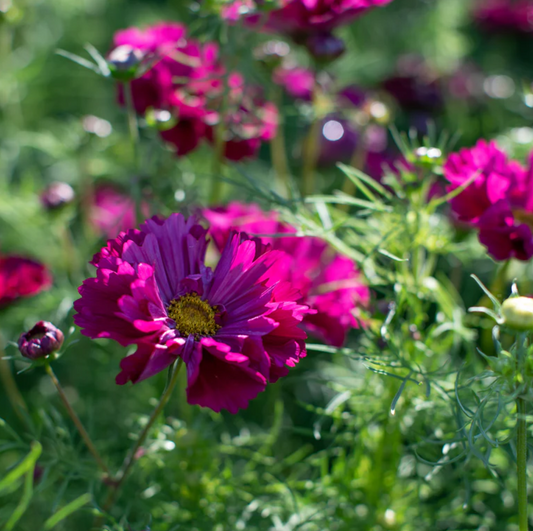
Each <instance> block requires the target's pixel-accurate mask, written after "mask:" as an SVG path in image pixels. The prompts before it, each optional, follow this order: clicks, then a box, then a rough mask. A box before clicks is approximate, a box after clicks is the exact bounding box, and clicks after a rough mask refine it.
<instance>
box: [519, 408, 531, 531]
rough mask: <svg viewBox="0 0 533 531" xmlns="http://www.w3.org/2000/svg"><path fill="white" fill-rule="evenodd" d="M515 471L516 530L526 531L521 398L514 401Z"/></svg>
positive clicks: (524, 449)
mask: <svg viewBox="0 0 533 531" xmlns="http://www.w3.org/2000/svg"><path fill="white" fill-rule="evenodd" d="M516 410H517V415H518V419H517V421H516V422H517V430H516V470H517V474H518V528H519V531H528V529H529V526H528V517H527V426H526V404H525V401H524V399H523V398H521V397H518V398H517V399H516Z"/></svg>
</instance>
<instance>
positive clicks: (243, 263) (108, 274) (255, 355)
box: [74, 214, 310, 413]
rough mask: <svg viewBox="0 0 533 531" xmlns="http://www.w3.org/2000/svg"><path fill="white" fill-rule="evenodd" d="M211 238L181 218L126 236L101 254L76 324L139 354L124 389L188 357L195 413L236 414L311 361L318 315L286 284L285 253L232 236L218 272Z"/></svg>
mask: <svg viewBox="0 0 533 531" xmlns="http://www.w3.org/2000/svg"><path fill="white" fill-rule="evenodd" d="M206 232H207V231H206V229H204V228H203V227H202V226H200V225H199V224H197V223H196V221H195V219H194V218H189V219H185V218H184V217H183V216H182V215H181V214H173V215H171V216H170V217H169V218H168V219H166V220H158V219H155V218H154V219H151V220H148V221H146V222H145V223H144V224H143V225H141V228H140V230H131V231H128V232H127V233H122V234H121V235H120V236H119V237H118V238H116V239H115V240H110V241H109V242H108V245H107V246H106V247H105V248H104V249H102V250H101V252H100V253H98V254H97V255H95V257H94V259H93V262H92V263H93V264H94V265H95V266H96V268H97V275H96V278H90V279H87V280H85V282H84V283H83V285H82V286H81V287H80V289H79V291H80V295H81V298H80V299H78V300H77V301H76V302H75V304H74V307H75V309H76V311H77V314H76V315H75V317H74V320H75V323H76V324H77V325H78V326H80V327H81V329H82V333H83V334H84V335H87V336H89V337H92V338H101V337H107V338H111V339H114V340H115V341H118V342H119V343H120V344H121V345H123V346H126V345H132V344H135V345H137V350H136V352H135V353H134V354H132V355H130V356H127V357H126V358H124V359H123V360H122V362H121V364H120V366H121V368H122V372H121V373H120V374H119V375H118V377H117V383H119V384H125V383H127V382H128V381H131V382H133V383H136V382H139V381H141V380H144V379H146V378H148V377H150V376H152V375H154V374H156V373H158V372H160V371H162V370H164V369H166V368H167V367H169V366H170V365H171V364H172V363H173V362H174V361H176V359H177V358H178V357H181V358H182V359H183V361H184V362H185V364H186V366H187V375H188V385H187V397H188V402H189V403H191V404H198V405H201V406H204V407H209V408H211V409H213V410H214V411H217V412H218V411H220V410H221V409H227V410H228V411H230V412H232V413H235V412H236V411H237V410H238V409H240V408H245V407H247V405H248V401H249V400H251V399H253V398H255V396H256V395H257V394H258V393H259V392H261V391H263V390H264V388H265V386H266V384H267V382H269V381H270V382H273V381H275V380H276V379H277V378H279V377H280V376H283V375H285V374H287V372H288V367H293V366H294V364H295V363H297V362H298V361H299V359H300V358H302V357H304V356H305V343H304V340H305V338H306V335H305V333H304V332H303V331H302V330H301V329H300V328H299V324H300V322H301V321H302V319H303V317H304V316H305V315H306V314H307V313H309V311H310V310H309V308H308V307H307V306H305V305H303V304H300V303H299V302H298V301H297V298H298V293H297V292H296V291H295V290H294V289H293V288H292V286H290V285H289V284H288V283H286V282H283V280H282V279H281V278H280V276H279V273H278V272H277V267H275V265H276V264H277V262H278V261H280V260H283V253H281V252H279V251H272V250H270V249H269V248H268V247H267V246H265V245H263V244H262V243H261V242H259V241H258V240H256V241H254V240H250V239H248V238H247V237H246V236H244V235H239V234H236V233H234V234H232V235H230V236H229V237H228V242H227V245H226V246H225V247H224V250H223V251H222V254H221V257H220V260H219V262H218V265H217V267H216V268H215V270H214V271H212V270H211V269H210V268H208V267H206V266H205V265H204V255H205V250H206V246H207V240H206Z"/></svg>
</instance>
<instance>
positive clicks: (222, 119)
mask: <svg viewBox="0 0 533 531" xmlns="http://www.w3.org/2000/svg"><path fill="white" fill-rule="evenodd" d="M117 50H118V51H119V52H120V51H122V50H130V51H132V52H135V53H136V54H137V56H138V57H137V56H135V57H137V59H138V61H139V62H140V64H141V65H142V64H143V63H142V62H141V61H144V62H145V63H148V67H147V71H146V72H144V73H143V74H142V75H140V77H137V78H136V79H133V81H131V90H132V99H133V104H134V106H135V109H136V111H137V112H138V113H140V114H147V113H150V112H151V113H152V114H153V116H154V117H155V121H156V122H157V123H158V125H159V129H160V133H161V136H162V138H163V139H164V140H165V141H167V142H168V143H169V144H171V145H172V146H173V147H174V149H175V152H176V154H177V155H179V156H181V155H186V154H187V153H189V152H191V151H193V150H194V149H196V148H197V147H198V145H199V144H200V143H201V142H202V141H204V140H207V141H209V142H213V141H214V138H215V134H214V130H215V128H217V127H218V126H219V124H220V125H221V129H222V135H223V139H224V141H225V142H226V156H227V157H228V158H231V159H232V160H240V159H242V158H245V157H250V156H253V155H255V154H256V152H257V150H258V148H259V146H260V144H261V141H263V140H269V139H270V138H272V136H273V135H274V134H275V131H276V126H277V110H276V108H275V106H274V105H273V104H271V103H269V102H266V101H265V100H264V99H263V97H262V95H261V94H260V93H259V92H258V91H257V90H255V89H254V88H253V87H247V86H245V85H244V82H243V79H242V76H240V75H239V74H236V73H228V72H226V70H225V68H224V66H223V65H222V64H221V62H220V60H219V56H218V55H219V54H218V46H217V44H216V43H213V42H208V43H205V44H202V43H199V42H197V41H195V40H194V39H191V38H189V37H188V36H187V34H186V29H185V27H184V26H182V25H180V24H174V23H160V24H156V25H154V26H151V27H148V28H146V29H145V30H140V29H139V28H129V29H126V30H122V31H118V32H117V33H116V34H115V37H114V48H113V50H112V51H111V52H110V55H109V56H110V57H112V56H113V55H116V54H117ZM141 73H142V72H141ZM124 90H125V89H124V87H123V86H122V85H121V86H120V87H119V100H120V102H121V103H122V104H124V102H125V94H124ZM222 108H224V112H223V113H221V111H220V109H222Z"/></svg>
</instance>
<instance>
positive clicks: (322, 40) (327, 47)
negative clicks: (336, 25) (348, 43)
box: [305, 33, 346, 63]
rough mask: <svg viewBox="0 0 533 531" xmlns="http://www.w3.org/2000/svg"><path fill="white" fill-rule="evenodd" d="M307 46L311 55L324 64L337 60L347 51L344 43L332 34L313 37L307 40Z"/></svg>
mask: <svg viewBox="0 0 533 531" xmlns="http://www.w3.org/2000/svg"><path fill="white" fill-rule="evenodd" d="M305 45H306V46H307V49H308V50H309V53H310V54H311V55H312V56H313V57H314V58H315V59H316V60H317V61H319V62H323V63H328V62H330V61H333V60H335V59H337V57H340V56H341V55H342V54H343V53H344V51H345V49H346V47H345V45H344V41H343V40H342V39H339V38H338V37H335V36H334V35H332V34H331V33H326V34H317V35H312V36H311V37H309V38H308V39H307V40H306V42H305Z"/></svg>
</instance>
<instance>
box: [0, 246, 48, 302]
mask: <svg viewBox="0 0 533 531" xmlns="http://www.w3.org/2000/svg"><path fill="white" fill-rule="evenodd" d="M51 284H52V277H51V275H50V273H49V272H48V270H47V269H46V267H45V266H44V265H43V264H41V263H39V262H36V261H34V260H30V259H28V258H23V257H21V256H14V255H13V256H3V257H0V307H2V306H6V305H7V304H10V303H12V302H14V301H16V300H17V299H19V298H21V297H31V296H32V295H37V294H38V293H40V292H41V291H43V290H45V289H47V288H49V287H50V286H51Z"/></svg>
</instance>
